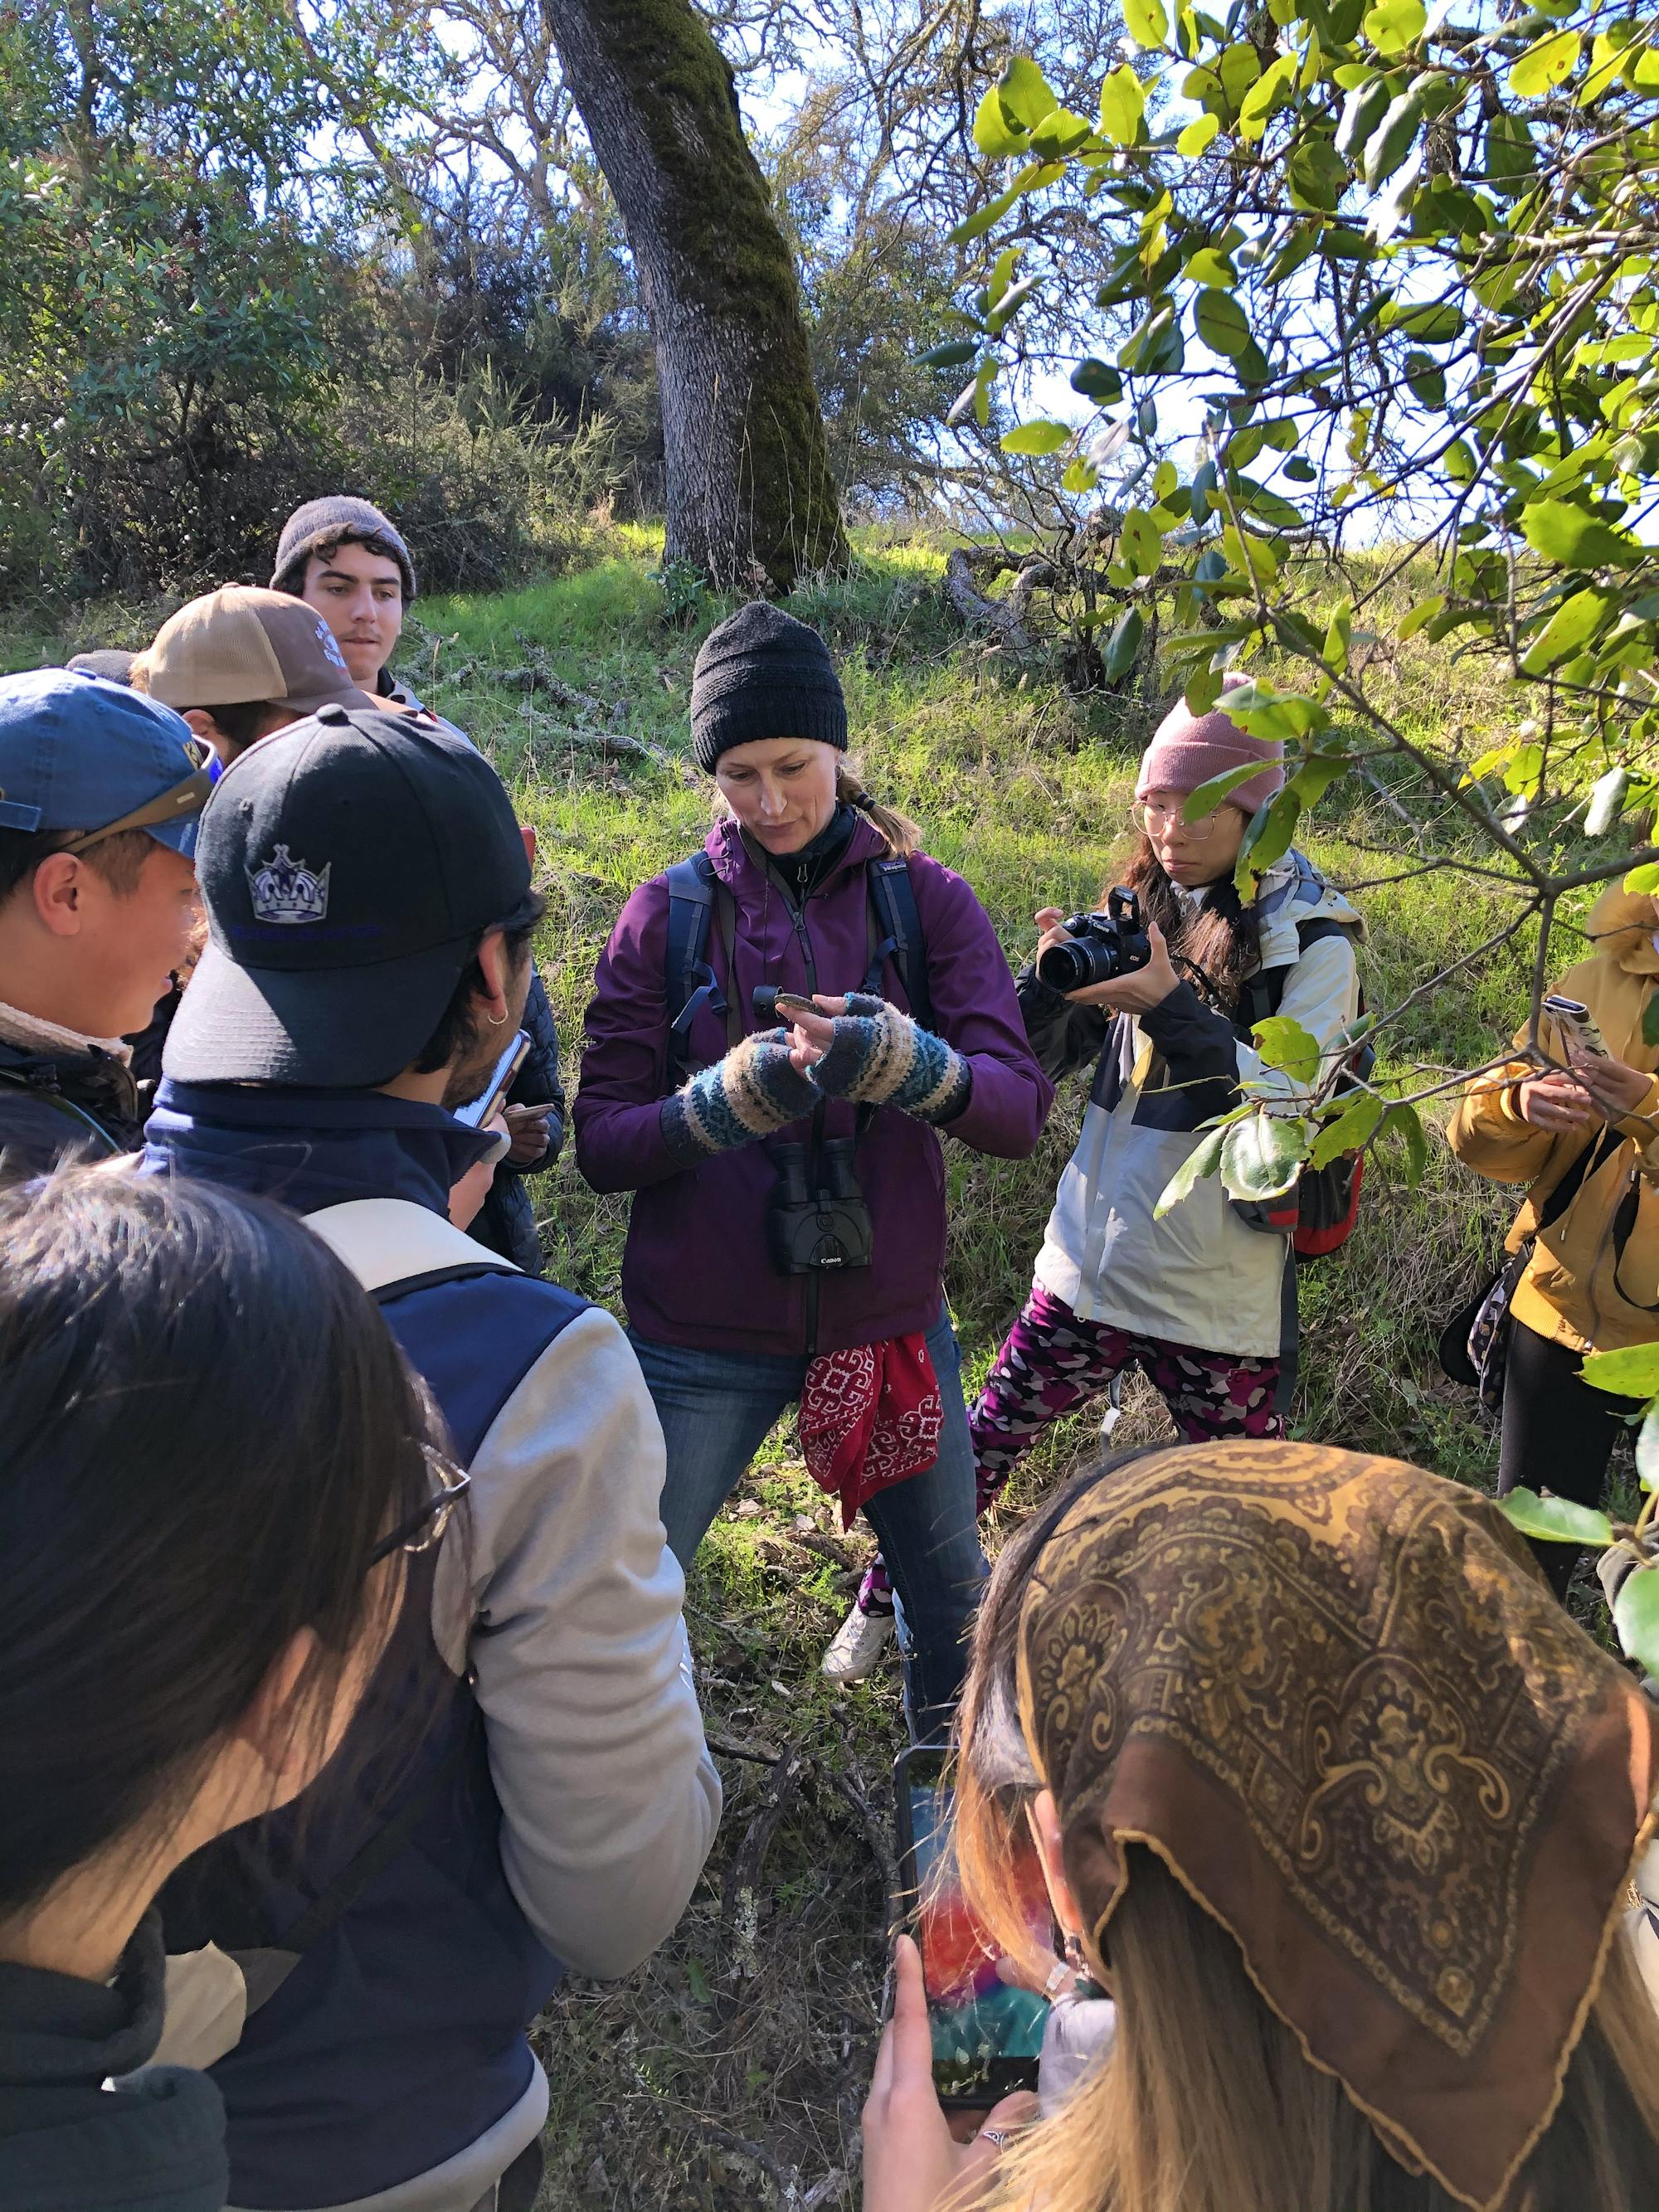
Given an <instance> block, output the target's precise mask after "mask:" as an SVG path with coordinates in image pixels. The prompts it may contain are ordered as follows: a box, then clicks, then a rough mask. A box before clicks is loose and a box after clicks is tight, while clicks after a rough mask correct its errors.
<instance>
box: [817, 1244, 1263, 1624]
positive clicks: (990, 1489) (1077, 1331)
mask: <svg viewBox="0 0 1659 2212" xmlns="http://www.w3.org/2000/svg"><path fill="white" fill-rule="evenodd" d="M1129 1366H1139V1368H1140V1370H1141V1371H1142V1373H1143V1374H1145V1375H1146V1377H1147V1379H1148V1381H1149V1382H1151V1383H1152V1384H1153V1386H1154V1387H1155V1388H1156V1389H1158V1391H1159V1392H1160V1393H1161V1395H1162V1396H1163V1399H1164V1404H1165V1405H1166V1406H1167V1407H1169V1409H1170V1419H1171V1420H1173V1421H1174V1423H1175V1425H1176V1427H1177V1428H1178V1429H1179V1430H1180V1431H1181V1433H1182V1436H1183V1437H1185V1438H1186V1439H1187V1441H1188V1443H1194V1444H1197V1443H1213V1442H1214V1441H1215V1440H1216V1439H1217V1438H1218V1437H1277V1436H1282V1435H1283V1434H1284V1431H1285V1424H1284V1419H1283V1417H1282V1416H1281V1415H1280V1414H1279V1413H1277V1412H1276V1411H1275V1410H1274V1406H1273V1399H1274V1396H1275V1395H1276V1393H1277V1391H1278V1388H1279V1361H1278V1360H1277V1359H1253V1358H1249V1357H1248V1356H1247V1355H1246V1354H1244V1353H1243V1352H1205V1351H1202V1350H1201V1349H1200V1347H1199V1346H1197V1345H1194V1344H1175V1343H1172V1342H1171V1341H1170V1339H1169V1338H1168V1337H1163V1336H1138V1335H1136V1334H1133V1332H1132V1331H1130V1330H1128V1329H1126V1328H1114V1327H1113V1326H1112V1324H1111V1323H1110V1322H1099V1321H1079V1319H1078V1317H1077V1316H1076V1315H1075V1314H1074V1313H1073V1311H1072V1309H1071V1308H1070V1306H1068V1305H1067V1304H1066V1303H1065V1301H1064V1300H1063V1299H1061V1298H1057V1297H1054V1294H1053V1292H1052V1291H1045V1290H1044V1289H1043V1287H1042V1284H1041V1283H1034V1284H1033V1285H1031V1295H1030V1297H1029V1298H1028V1299H1027V1300H1026V1301H1025V1310H1024V1312H1023V1313H1022V1314H1021V1315H1020V1317H1019V1319H1018V1321H1017V1322H1015V1323H1014V1325H1013V1327H1012V1328H1011V1329H1010V1330H1009V1332H1008V1334H1007V1337H1006V1340H1005V1341H1004V1343H1003V1346H1002V1349H1001V1350H1000V1352H998V1354H997V1356H996V1358H995V1360H994V1362H993V1364H992V1367H991V1371H990V1373H989V1374H988V1375H987V1376H986V1378H985V1388H984V1389H983V1390H981V1393H980V1395H979V1398H978V1400H977V1401H976V1402H975V1406H974V1407H973V1409H972V1411H971V1412H970V1413H969V1416H968V1428H969V1434H970V1435H971V1437H972V1438H973V1443H974V1462H975V1470H976V1473H977V1478H978V1482H977V1487H978V1495H979V1510H980V1512H981V1514H983V1513H984V1512H985V1510H987V1507H988V1506H990V1505H991V1504H994V1501H995V1500H996V1499H997V1498H999V1497H1000V1495H1001V1492H1002V1489H1003V1486H1004V1485H1005V1484H1006V1481H1007V1480H1008V1477H1009V1476H1010V1475H1011V1474H1012V1473H1013V1471H1014V1468H1015V1467H1016V1466H1017V1465H1018V1462H1019V1461H1020V1460H1021V1459H1022V1458H1023V1457H1024V1455H1025V1454H1026V1453H1027V1452H1028V1451H1029V1450H1030V1448H1031V1446H1032V1445H1033V1444H1034V1443H1036V1440H1037V1438H1038V1437H1040V1436H1041V1435H1042V1431H1044V1429H1046V1428H1047V1427H1048V1424H1049V1422H1050V1421H1054V1420H1058V1419H1059V1418H1060V1415H1061V1414H1062V1413H1071V1412H1072V1411H1073V1409H1074V1408H1075V1407H1079V1406H1081V1405H1085V1404H1086V1403H1087V1402H1088V1401H1089V1400H1090V1399H1091V1398H1097V1397H1098V1396H1099V1395H1101V1393H1102V1392H1103V1390H1105V1389H1108V1388H1109V1386H1110V1384H1111V1383H1112V1381H1113V1379H1114V1378H1115V1376H1118V1375H1120V1374H1121V1373H1122V1371H1123V1370H1124V1369H1125V1368H1126V1367H1129ZM892 1605H893V1596H892V1589H891V1586H890V1583H889V1582H888V1579H887V1570H886V1568H885V1567H884V1565H883V1564H882V1561H881V1559H880V1558H879V1556H878V1558H877V1559H876V1561H875V1564H874V1565H872V1567H871V1569H870V1571H869V1572H868V1573H867V1574H866V1576H865V1577H864V1581H863V1583H862V1584H861V1586H860V1590H859V1610H860V1613H889V1612H890V1611H891V1610H892Z"/></svg>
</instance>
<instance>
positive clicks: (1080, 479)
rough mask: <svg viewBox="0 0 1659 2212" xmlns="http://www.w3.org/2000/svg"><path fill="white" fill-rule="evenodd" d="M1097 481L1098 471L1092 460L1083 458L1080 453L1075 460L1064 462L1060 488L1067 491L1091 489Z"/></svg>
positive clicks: (1098, 478) (1098, 477)
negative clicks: (1064, 466) (1064, 470)
mask: <svg viewBox="0 0 1659 2212" xmlns="http://www.w3.org/2000/svg"><path fill="white" fill-rule="evenodd" d="M1099 482H1100V471H1099V470H1098V469H1097V467H1096V466H1095V465H1094V463H1093V462H1092V461H1086V460H1085V459H1083V457H1082V455H1081V454H1079V456H1078V458H1077V459H1076V460H1074V461H1068V462H1067V463H1066V473H1065V475H1064V476H1063V477H1061V478H1060V489H1062V490H1063V491H1069V492H1085V491H1092V490H1093V489H1094V488H1095V486H1096V485H1097V483H1099Z"/></svg>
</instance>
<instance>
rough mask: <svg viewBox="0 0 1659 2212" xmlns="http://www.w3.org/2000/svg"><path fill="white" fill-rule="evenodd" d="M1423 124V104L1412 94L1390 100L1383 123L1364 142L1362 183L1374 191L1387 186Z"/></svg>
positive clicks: (1417, 95) (1402, 163)
mask: <svg viewBox="0 0 1659 2212" xmlns="http://www.w3.org/2000/svg"><path fill="white" fill-rule="evenodd" d="M1422 121H1423V102H1422V100H1421V98H1420V96H1419V94H1416V93H1414V92H1402V93H1401V95H1400V97H1399V99H1398V100H1390V101H1389V106H1388V107H1387V109H1386V110H1385V111H1384V112H1383V120H1382V121H1381V122H1380V123H1379V124H1378V125H1377V126H1376V130H1375V131H1372V133H1371V135H1370V137H1369V138H1368V139H1367V140H1366V141H1365V152H1364V159H1363V161H1361V164H1360V167H1361V168H1362V170H1363V171H1364V178H1365V182H1366V183H1367V184H1368V185H1370V188H1371V190H1372V191H1379V190H1380V189H1381V188H1382V186H1383V185H1385V184H1387V182H1388V181H1389V178H1390V177H1391V176H1393V174H1394V173H1395V170H1396V169H1399V168H1401V167H1403V166H1404V163H1405V160H1406V156H1407V154H1409V153H1410V152H1411V149H1412V146H1413V142H1414V141H1415V139H1416V137H1417V133H1418V131H1419V128H1420V127H1421V125H1422Z"/></svg>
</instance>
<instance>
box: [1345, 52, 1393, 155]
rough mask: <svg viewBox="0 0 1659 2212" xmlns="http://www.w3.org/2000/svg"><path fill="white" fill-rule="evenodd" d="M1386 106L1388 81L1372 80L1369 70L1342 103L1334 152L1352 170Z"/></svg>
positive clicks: (1386, 108) (1381, 79) (1387, 104)
mask: <svg viewBox="0 0 1659 2212" xmlns="http://www.w3.org/2000/svg"><path fill="white" fill-rule="evenodd" d="M1388 106H1389V80H1388V79H1387V77H1385V76H1373V75H1372V74H1371V73H1370V70H1367V72H1366V74H1365V78H1364V82H1363V83H1360V84H1357V85H1355V86H1354V88H1353V89H1352V91H1351V92H1350V93H1349V94H1348V96H1347V98H1346V100H1344V101H1343V103H1342V120H1341V121H1340V123H1339V124H1338V125H1337V126H1336V150H1337V152H1338V153H1339V154H1340V155H1341V156H1342V158H1343V160H1344V161H1348V162H1351V163H1352V165H1353V167H1355V168H1358V167H1359V157H1360V155H1361V154H1362V153H1363V152H1364V149H1365V146H1366V144H1367V143H1368V141H1369V140H1370V137H1371V134H1372V132H1373V131H1375V130H1376V126H1377V125H1378V124H1379V123H1380V122H1381V121H1382V120H1383V116H1384V115H1385V114H1386V113H1387V112H1388Z"/></svg>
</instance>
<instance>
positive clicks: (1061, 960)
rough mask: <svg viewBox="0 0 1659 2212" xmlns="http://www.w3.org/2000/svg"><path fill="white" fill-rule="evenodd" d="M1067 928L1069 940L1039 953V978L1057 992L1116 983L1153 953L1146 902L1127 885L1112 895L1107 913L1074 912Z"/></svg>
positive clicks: (1142, 964) (1144, 964) (1121, 886)
mask: <svg viewBox="0 0 1659 2212" xmlns="http://www.w3.org/2000/svg"><path fill="white" fill-rule="evenodd" d="M1064 927H1065V931H1066V943H1065V944H1064V945H1050V946H1049V947H1048V951H1046V952H1041V953H1039V954H1038V955H1037V963H1036V972H1037V981H1039V982H1041V983H1046V984H1047V985H1048V988H1049V989H1050V990H1051V991H1085V990H1087V988H1088V987H1089V986H1090V984H1091V983H1113V982H1115V981H1117V978H1118V977H1119V976H1120V975H1133V972H1134V970H1135V969H1137V968H1144V967H1145V966H1146V963H1147V962H1148V961H1149V960H1150V959H1151V958H1152V942H1151V939H1149V938H1148V937H1147V935H1146V930H1145V928H1144V927H1143V926H1142V923H1141V919H1140V901H1139V899H1138V898H1137V897H1136V896H1135V895H1134V893H1133V891H1132V890H1129V889H1128V888H1127V885H1125V884H1115V886H1114V887H1113V889H1112V890H1111V891H1110V892H1109V893H1108V895H1107V899H1106V911H1105V913H1104V914H1074V915H1071V916H1070V918H1069V919H1068V920H1067V921H1066V923H1065V924H1064Z"/></svg>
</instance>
